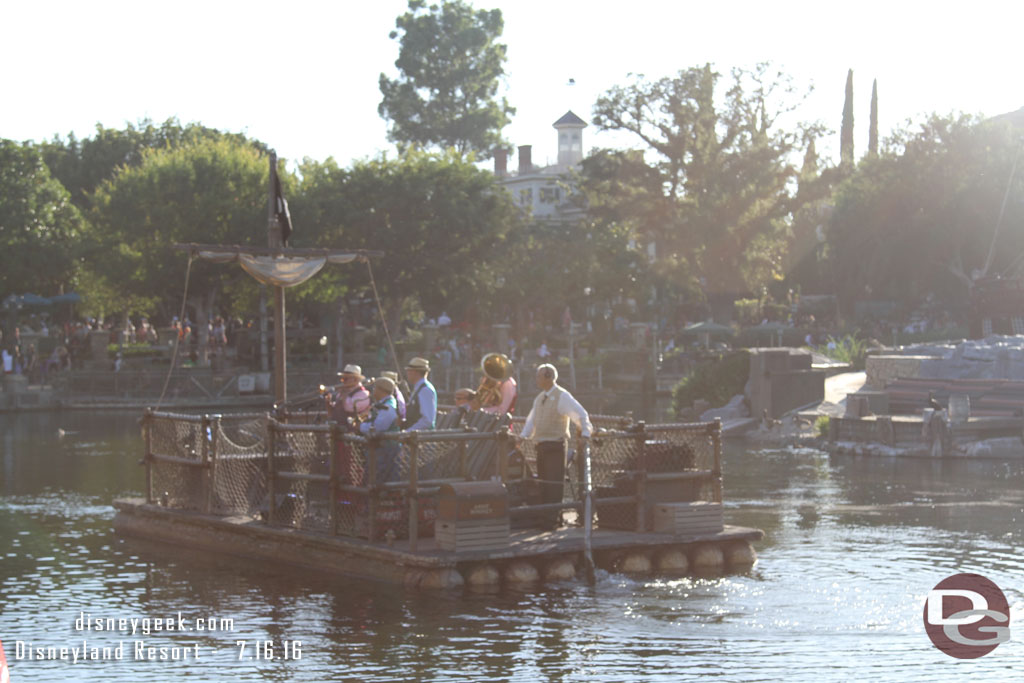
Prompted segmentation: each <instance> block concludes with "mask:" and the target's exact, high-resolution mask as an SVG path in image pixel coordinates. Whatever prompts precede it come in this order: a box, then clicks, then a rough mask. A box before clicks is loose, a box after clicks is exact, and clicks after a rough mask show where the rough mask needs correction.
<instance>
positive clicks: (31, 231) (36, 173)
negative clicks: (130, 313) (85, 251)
mask: <svg viewBox="0 0 1024 683" xmlns="http://www.w3.org/2000/svg"><path fill="white" fill-rule="evenodd" d="M86 229H87V223H86V221H85V219H84V218H83V217H82V215H81V213H80V212H79V211H78V209H77V208H76V207H75V206H74V204H72V203H71V198H70V196H69V195H68V191H67V190H66V189H64V187H63V186H62V185H61V184H60V182H59V181H58V180H56V179H55V178H53V177H52V176H51V175H50V171H49V169H48V168H47V167H46V164H45V163H43V158H42V156H41V155H40V153H39V150H38V149H37V148H36V147H35V146H34V145H32V144H30V143H18V142H14V141H12V140H3V139H0V299H3V298H5V297H6V296H7V295H9V294H14V293H25V292H32V293H35V294H40V295H42V296H52V295H54V294H58V293H60V292H61V291H69V290H70V289H71V288H72V287H73V286H74V285H75V282H76V277H77V275H78V272H79V261H78V258H79V255H80V251H79V249H80V240H81V238H82V235H83V234H84V233H85V231H86Z"/></svg>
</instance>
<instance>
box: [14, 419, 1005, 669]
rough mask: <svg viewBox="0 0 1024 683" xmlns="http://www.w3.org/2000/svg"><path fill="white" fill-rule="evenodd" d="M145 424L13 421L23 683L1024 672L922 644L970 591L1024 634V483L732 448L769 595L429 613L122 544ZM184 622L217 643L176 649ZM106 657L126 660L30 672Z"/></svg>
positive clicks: (165, 549)
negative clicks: (81, 651) (960, 587)
mask: <svg viewBox="0 0 1024 683" xmlns="http://www.w3.org/2000/svg"><path fill="white" fill-rule="evenodd" d="M137 417H138V415H137V414H136V413H85V412H71V413H63V414H22V415H0V435H2V436H0V460H2V479H0V640H2V642H3V647H4V649H5V651H6V653H7V658H8V661H9V663H10V667H11V680H12V681H13V682H14V683H21V682H22V681H73V680H89V681H133V682H135V681H140V682H142V681H163V680H169V679H171V678H174V677H177V676H187V677H188V678H189V679H191V680H202V681H290V680H302V681H320V680H368V681H384V680H409V681H412V680H423V681H427V680H430V681H466V680H517V681H549V680H550V681H588V682H589V681H641V680H643V681H679V680H689V679H695V678H697V677H702V678H703V677H713V678H717V679H718V680H729V681H762V680H763V681H778V680H835V681H850V680H873V681H874V680H961V679H962V680H993V681H1004V680H1008V679H1010V678H1014V677H1019V676H1020V674H1019V673H1018V672H1019V671H1020V669H1021V667H1022V666H1024V644H1022V636H1021V634H1020V631H1019V630H1015V631H1013V632H1012V636H1011V640H1010V641H1009V642H1007V643H1004V644H1003V645H1001V646H999V647H998V648H997V649H996V650H995V651H994V652H992V653H991V654H989V655H987V656H985V657H982V658H980V659H974V660H958V659H953V658H951V657H949V656H947V655H945V654H943V653H941V652H940V651H938V650H937V649H935V648H934V647H933V646H932V645H931V642H930V641H929V639H928V637H927V635H926V634H925V631H924V626H923V623H922V607H923V603H924V599H925V596H926V594H927V592H928V591H929V590H930V589H931V588H933V587H934V586H935V584H936V583H938V582H939V581H940V580H941V579H943V578H945V577H947V576H949V575H951V574H955V573H958V572H975V573H979V574H982V575H984V576H986V577H987V578H989V579H991V580H992V581H994V582H995V583H996V584H997V585H998V586H1000V587H1001V588H1002V589H1003V591H1004V593H1005V594H1006V597H1007V599H1008V600H1009V603H1010V605H1011V610H1012V621H1011V623H1013V624H1016V623H1019V619H1020V617H1021V616H1022V613H1024V558H1022V557H1021V546H1022V541H1024V531H1022V522H1024V465H1022V464H1021V463H1020V462H1014V463H1006V462H1000V461H979V462H965V461H955V462H934V461H928V460H922V459H897V458H869V457H853V456H829V455H827V454H825V453H823V452H821V451H817V450H814V449H785V450H768V451H761V452H747V451H745V450H743V449H742V448H741V447H740V446H739V445H731V446H730V447H729V448H728V449H727V452H726V456H725V461H724V471H725V492H726V503H727V511H726V517H727V522H729V523H733V524H740V525H745V526H753V527H758V528H761V529H764V531H765V534H766V537H765V540H764V541H763V542H760V543H758V544H757V550H758V553H759V555H760V559H759V562H758V564H757V565H756V566H755V567H754V568H753V569H752V570H751V571H749V572H747V573H745V574H738V575H727V576H721V577H705V578H674V579H667V578H649V579H642V578H641V579H637V578H628V577H625V576H621V575H614V574H607V573H599V580H598V584H597V586H596V587H593V588H589V587H586V586H583V585H581V584H578V583H571V584H562V585H549V586H542V587H538V588H535V589H531V590H524V591H518V590H504V591H501V592H498V593H492V594H480V593H472V592H469V591H458V592H453V593H441V594H438V593H415V592H409V591H405V590H402V589H397V588H395V587H391V586H385V585H378V584H374V583H371V582H365V581H354V580H351V579H346V578H340V577H338V578H335V577H329V576H325V575H321V574H310V573H307V572H298V571H292V570H290V569H288V568H286V567H283V566H276V565H270V564H266V563H258V562H253V561H250V560H245V559H239V558H235V557H228V556H217V555H210V554H203V553H197V552H192V551H187V550H183V549H180V548H176V547H171V546H169V545H163V544H156V543H144V542H140V541H136V540H131V539H123V538H120V537H118V536H115V535H114V534H113V533H112V531H111V522H112V519H113V516H114V513H113V509H112V508H111V507H110V502H111V500H112V499H113V498H115V497H117V496H121V495H141V491H142V486H143V469H142V468H141V467H139V466H138V465H137V461H138V459H139V457H140V454H141V452H142V450H141V449H142V441H141V437H140V433H139V428H138V425H137V424H136V418H137ZM59 429H63V430H64V432H65V434H64V436H63V438H61V437H60V435H59V434H58V430H59ZM179 613H180V617H181V618H182V619H183V620H184V623H185V625H186V626H192V627H193V628H195V629H196V630H193V631H189V632H182V633H179V632H177V631H169V630H160V631H158V630H156V626H157V622H156V621H155V620H156V619H157V618H166V617H171V618H172V619H171V623H172V624H174V625H175V627H177V625H178V623H179V622H178V618H179ZM83 618H84V620H86V621H88V623H90V624H92V625H93V626H95V625H96V624H97V622H99V623H100V624H102V625H111V626H113V627H114V629H115V630H114V631H99V630H95V628H94V629H92V630H86V629H85V628H84V626H85V621H83ZM121 619H123V620H125V623H124V625H123V630H121V627H122V624H120V623H118V622H117V621H114V622H112V623H110V622H108V621H107V620H121ZM133 619H135V620H137V621H136V622H135V629H136V632H135V633H134V634H133V633H132V622H131V620H133ZM147 619H148V620H149V621H148V622H147V621H144V620H147ZM199 619H202V620H204V621H202V622H200V621H197V620H199ZM228 620H230V623H228ZM76 622H80V623H78V624H76ZM147 625H148V627H149V628H148V630H149V634H145V633H143V628H144V627H145V626H147ZM200 625H205V626H207V628H209V629H210V630H203V631H199V630H198V627H199V626H200ZM83 639H84V640H85V641H86V644H85V646H84V647H85V652H86V654H89V653H92V654H93V655H95V656H99V657H103V656H104V655H107V656H108V657H110V658H109V659H99V660H87V661H79V662H77V663H75V662H74V661H72V658H73V656H74V653H73V651H72V650H70V649H69V651H68V654H67V657H68V659H67V660H60V659H57V660H52V659H29V658H28V656H27V655H26V651H27V652H29V653H32V652H36V653H38V652H39V650H40V649H41V650H42V653H43V655H44V656H45V655H46V654H48V650H47V648H60V647H67V648H82V647H83V644H82V641H83ZM17 641H22V644H21V645H20V646H19V645H18V644H17ZM239 641H241V644H239ZM263 641H271V642H272V643H273V644H272V646H271V647H272V648H273V649H272V654H273V658H270V657H268V656H267V655H268V654H270V653H269V652H267V651H266V650H264V649H263V647H262V645H259V644H260V643H262V642H263ZM140 642H141V645H140V644H139V643H140ZM119 643H120V644H122V645H123V649H122V650H121V651H120V652H121V656H122V658H121V659H120V660H118V659H116V658H114V657H116V656H117V653H118V650H117V646H118V644H119ZM150 647H152V648H155V649H153V650H149V649H148V648H150ZM93 648H99V649H97V650H94V649H93ZM103 648H106V651H104V650H103ZM161 648H163V650H162V651H161ZM197 649H198V651H199V659H198V660H196V659H194V657H195V653H196V650H197ZM19 651H20V653H21V655H22V658H21V659H18V654H19ZM54 652H55V653H58V655H59V651H57V650H54ZM286 655H287V658H285V657H286ZM161 656H166V657H168V658H169V659H167V660H160V657H161ZM175 656H177V657H179V658H180V657H185V656H187V659H184V660H180V659H179V660H177V661H175V660H174V659H173V657H175ZM150 657H154V658H156V659H155V661H154V660H152V659H150Z"/></svg>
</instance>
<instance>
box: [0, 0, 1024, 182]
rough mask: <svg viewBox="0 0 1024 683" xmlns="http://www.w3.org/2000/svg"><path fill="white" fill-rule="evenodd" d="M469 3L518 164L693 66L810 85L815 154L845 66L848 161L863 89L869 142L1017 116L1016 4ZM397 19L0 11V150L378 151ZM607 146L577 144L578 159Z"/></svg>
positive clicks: (125, 5)
mask: <svg viewBox="0 0 1024 683" xmlns="http://www.w3.org/2000/svg"><path fill="white" fill-rule="evenodd" d="M473 4H474V5H475V6H476V7H488V8H490V7H499V8H500V9H501V10H502V13H503V15H504V18H505V33H504V36H503V39H504V42H505V43H506V44H507V45H508V62H507V64H506V71H507V82H506V86H505V95H506V96H507V97H508V98H509V101H510V102H511V104H512V105H513V106H515V107H516V108H517V110H518V113H517V114H516V115H515V117H514V118H513V121H512V124H511V125H510V126H508V127H507V128H506V129H505V136H506V138H507V139H509V140H510V142H511V143H512V144H513V145H522V144H532V145H533V158H534V161H535V163H543V162H545V161H546V160H549V159H550V160H552V161H553V157H554V156H555V154H556V150H555V132H554V130H553V129H552V128H551V124H552V123H553V122H554V121H555V120H556V119H557V118H559V117H560V116H561V115H562V114H563V113H565V111H566V110H567V109H572V110H573V111H575V112H576V113H577V114H578V115H580V116H581V117H582V118H584V119H585V120H589V119H590V118H591V116H590V114H591V108H592V106H593V103H594V101H595V100H596V98H597V96H598V95H599V94H600V93H602V92H604V91H605V90H607V89H608V88H609V87H611V86H613V85H619V84H624V83H626V82H627V78H626V75H627V74H628V73H630V72H633V73H642V74H645V75H646V76H648V77H650V78H657V77H661V76H666V75H671V74H673V73H675V72H677V71H678V70H680V69H682V68H686V67H690V66H695V65H702V64H703V63H705V62H708V61H710V62H712V63H713V64H714V65H715V66H716V67H717V68H718V70H720V71H722V72H727V71H728V69H729V68H730V67H733V66H745V67H749V66H752V65H753V64H755V63H756V62H758V61H764V60H770V61H772V62H773V63H774V64H775V65H776V66H777V67H779V68H780V69H782V70H783V71H785V72H787V73H789V74H790V75H791V76H792V77H793V78H794V79H795V81H796V83H797V84H800V85H803V86H807V85H811V84H813V85H814V87H815V90H814V93H813V94H812V95H811V97H810V98H809V100H808V101H807V102H806V103H805V105H804V107H803V108H802V115H801V118H802V119H804V120H821V121H823V122H824V123H826V124H827V125H828V126H829V127H831V128H833V129H834V130H836V131H837V132H836V133H835V135H833V136H832V139H830V140H824V141H822V142H821V143H820V144H819V152H823V153H824V154H831V155H833V156H834V155H836V153H837V152H836V150H837V148H838V129H839V125H840V121H841V114H842V108H843V94H844V88H845V82H846V72H847V69H849V68H852V69H853V70H854V97H855V99H854V107H855V109H854V115H855V132H856V154H857V155H858V156H860V155H861V154H862V153H863V152H864V150H865V148H866V146H867V128H868V112H869V103H870V95H871V82H872V80H873V79H878V89H879V127H880V131H881V134H882V135H883V136H885V135H887V134H888V133H889V131H890V130H892V129H893V128H894V127H896V126H898V125H900V124H901V123H902V122H904V121H905V120H906V119H907V118H908V117H914V118H915V119H920V118H921V115H922V114H925V113H928V112H933V111H937V112H939V113H949V112H952V111H964V112H968V113H975V114H985V115H996V114H1001V113H1005V112H1008V111H1013V110H1016V109H1019V108H1021V107H1024V90H1021V89H1020V87H1019V86H1020V83H1021V66H1022V64H1024V58H1022V57H1021V53H1020V30H1021V26H1024V3H1021V2H1007V1H999V2H994V1H991V0H974V1H973V2H970V3H965V2H948V1H945V0H930V1H929V2H917V1H907V0H888V1H887V2H877V1H875V0H862V1H861V2H842V3H838V2H821V1H820V0H818V1H807V2H804V1H800V2H797V1H787V0H777V1H776V2H764V1H763V0H760V1H757V2H746V1H742V0H734V1H732V2H722V3H712V2H706V3H705V2H696V1H690V2H685V1H682V0H662V1H660V2H659V1H656V0H630V1H628V2H621V1H618V2H611V1H609V0H590V1H589V2H584V1H581V0H573V1H569V0H514V1H513V0H490V2H488V1H487V0H475V2H474V3H473ZM405 9H406V2H405V0H333V1H328V0H321V1H320V2H316V1H312V0H290V1H287V2H283V1H278V2H274V3H265V2H260V1H256V0H250V1H248V2H234V1H226V0H205V1H204V2H196V1H195V0H179V1H178V2H174V3H165V2H161V3H157V2H150V1H146V0H142V1H140V0H131V1H128V2H123V1H122V2H115V1H111V0H93V1H92V2H82V1H81V0H75V1H74V2H58V1H54V0H33V1H30V2H8V3H6V4H5V7H4V10H3V17H4V39H3V40H2V41H0V60H2V61H0V63H3V64H4V65H5V68H4V76H3V79H2V82H3V85H4V98H3V106H2V108H0V137H6V138H11V139H15V140H36V141H39V140H43V139H47V138H51V137H53V135H55V134H61V135H66V134H67V133H69V132H70V131H74V132H75V134H76V135H78V136H79V137H86V136H90V135H91V134H92V132H93V130H94V128H95V125H96V124H97V123H102V124H103V125H104V126H107V127H123V126H124V125H125V123H126V122H136V121H138V120H139V119H141V118H144V117H149V118H152V119H153V120H154V121H157V122H160V121H163V120H165V119H166V118H168V117H171V116H176V117H178V118H179V119H180V120H181V121H182V122H183V123H185V122H191V121H195V122H200V123H203V124H205V125H207V126H211V127H214V128H219V129H222V130H227V131H233V132H244V133H246V134H248V135H249V136H252V137H255V138H259V139H260V140H263V141H264V142H266V143H267V144H268V145H270V146H271V147H273V148H275V149H276V150H277V152H278V154H279V155H280V156H282V157H285V158H288V159H291V160H296V159H301V158H303V157H311V158H313V159H318V160H322V159H325V158H326V157H329V156H333V157H334V158H335V159H336V160H338V162H339V163H341V164H342V165H347V164H348V163H349V162H350V161H351V160H352V159H354V158H362V157H367V156H373V155H375V154H377V153H378V152H380V151H384V150H390V149H391V145H390V143H388V142H387V139H386V137H385V131H386V127H385V122H384V121H383V120H382V119H381V118H380V117H379V116H378V115H377V105H378V103H379V102H380V91H379V89H378V85H377V82H378V77H379V75H380V73H381V72H386V73H388V74H389V75H394V74H395V73H396V70H395V68H394V60H395V58H396V57H397V55H398V43H397V41H395V40H391V39H389V38H388V33H389V32H390V31H391V30H392V29H393V28H394V21H395V17H396V16H398V15H399V14H401V13H402V12H403V11H405ZM570 78H572V79H574V80H575V82H576V84H575V85H574V86H569V85H568V81H569V79H570ZM623 142H626V141H625V140H623V139H622V138H613V137H612V136H610V135H608V134H598V133H597V131H596V130H595V129H594V128H593V127H591V128H588V129H587V130H586V131H585V132H584V146H585V147H586V148H588V149H589V148H590V147H592V146H595V145H596V146H621V143H623ZM514 163H515V162H514V161H512V162H511V163H510V165H514Z"/></svg>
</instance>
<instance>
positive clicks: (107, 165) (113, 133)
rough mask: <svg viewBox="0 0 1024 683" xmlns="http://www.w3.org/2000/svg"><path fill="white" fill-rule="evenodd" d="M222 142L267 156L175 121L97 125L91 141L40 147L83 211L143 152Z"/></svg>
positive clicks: (230, 136)
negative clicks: (119, 126) (107, 182)
mask: <svg viewBox="0 0 1024 683" xmlns="http://www.w3.org/2000/svg"><path fill="white" fill-rule="evenodd" d="M222 138H225V139H230V140H233V141H235V142H238V143H242V144H249V145H252V146H254V147H255V148H256V149H258V150H260V151H262V152H264V153H265V152H267V148H266V146H265V145H263V144H262V143H260V142H257V141H253V140H247V139H246V138H245V136H243V135H240V134H236V133H224V132H222V131H219V130H216V129H213V128H207V127H206V126H203V125H200V124H198V123H189V124H186V125H184V126H183V125H181V123H179V122H178V120H177V119H176V118H169V119H167V120H166V121H164V122H163V123H161V124H159V125H156V124H154V123H153V122H152V121H151V120H149V119H143V120H141V121H139V122H138V123H137V124H130V123H129V124H127V125H126V126H125V128H124V129H123V130H120V129H117V128H105V127H104V126H101V125H99V124H97V125H96V134H95V135H94V136H93V137H91V138H85V139H83V140H78V139H77V138H76V137H75V134H74V133H71V134H69V135H68V137H67V139H66V140H64V139H62V138H61V137H60V136H54V137H53V139H52V140H50V141H47V142H44V143H42V144H40V146H39V147H40V150H41V151H42V154H43V158H44V159H45V160H46V165H47V166H49V168H50V172H51V173H52V174H53V175H54V176H55V177H56V178H57V179H58V180H60V181H61V183H63V185H64V187H66V188H67V189H68V191H69V192H70V193H71V198H72V201H74V202H75V205H76V206H78V207H79V208H80V209H82V210H86V209H88V208H89V205H90V204H89V202H90V198H91V195H92V193H93V192H94V191H95V190H96V188H97V187H99V185H100V183H102V182H103V181H104V180H109V179H110V178H112V177H113V176H114V174H115V173H116V172H117V170H118V169H119V168H121V167H122V166H138V165H139V164H140V163H141V162H142V156H143V152H145V150H147V149H163V148H165V147H176V146H179V145H183V144H190V143H194V142H197V141H199V140H206V139H208V140H219V139H222Z"/></svg>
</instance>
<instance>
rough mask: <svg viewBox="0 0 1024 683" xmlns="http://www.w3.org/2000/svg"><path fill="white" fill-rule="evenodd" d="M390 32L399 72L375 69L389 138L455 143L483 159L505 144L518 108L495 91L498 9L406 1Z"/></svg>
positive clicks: (500, 61) (450, 1)
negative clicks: (504, 135) (391, 75)
mask: <svg viewBox="0 0 1024 683" xmlns="http://www.w3.org/2000/svg"><path fill="white" fill-rule="evenodd" d="M395 26H396V27H397V29H396V30H395V31H392V32H391V38H393V39H395V38H397V39H398V40H399V42H400V45H401V47H400V49H399V55H398V60H397V61H395V66H397V67H398V70H399V71H400V72H401V75H400V76H399V77H398V78H396V79H390V78H388V77H387V76H386V75H384V74H381V75H380V91H381V94H382V95H383V99H382V100H381V103H380V106H379V107H378V108H377V111H378V112H379V113H380V115H381V117H383V118H385V119H389V120H390V121H391V129H390V130H389V131H388V139H390V140H391V141H392V142H395V143H397V144H398V146H399V149H403V148H405V147H407V146H409V145H421V146H425V147H431V146H434V147H440V148H448V147H451V148H454V149H455V150H456V151H458V152H459V153H460V154H464V153H467V152H475V153H476V155H477V157H478V158H487V157H489V156H490V155H491V152H492V150H494V148H496V147H497V146H498V145H500V144H501V143H502V140H501V130H502V128H504V127H505V126H506V125H507V124H508V122H509V117H510V116H511V115H512V114H514V113H515V109H513V108H512V107H510V106H509V104H508V102H507V100H506V99H505V98H503V97H502V98H498V97H497V91H498V85H499V83H500V82H501V78H502V76H503V75H504V67H503V65H504V62H505V45H504V44H502V43H499V42H497V41H498V39H499V38H500V37H501V33H502V30H503V28H504V22H503V20H502V17H501V11H500V10H474V9H473V8H472V7H471V6H470V5H467V4H465V3H463V2H461V1H459V0H443V1H442V2H441V3H440V4H439V5H430V7H429V8H428V7H427V6H426V2H425V1H424V0H409V11H408V12H406V13H405V14H403V15H401V16H400V17H398V19H397V20H396V21H395Z"/></svg>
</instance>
